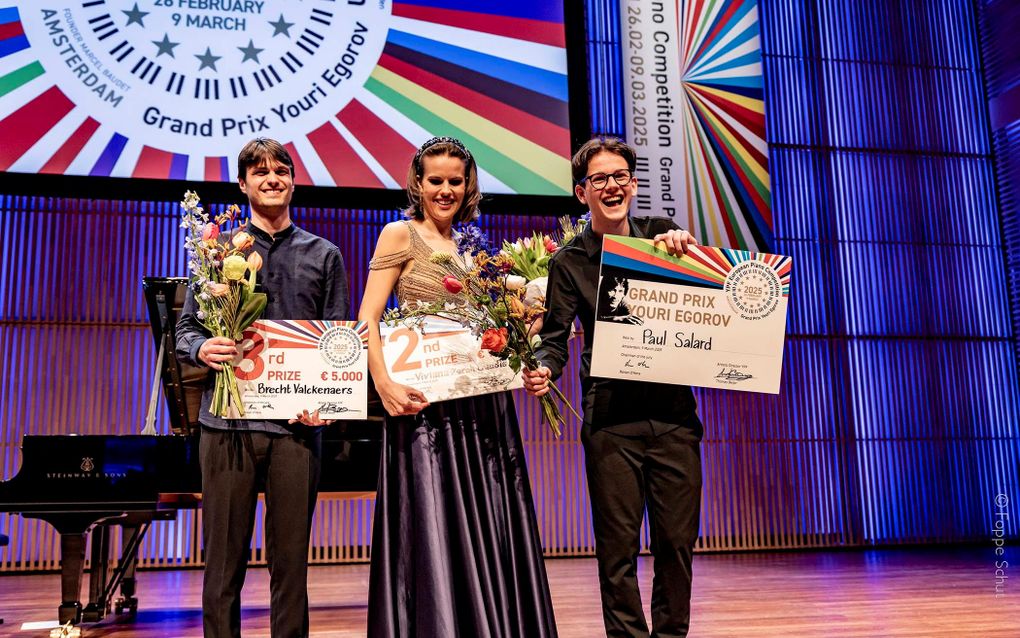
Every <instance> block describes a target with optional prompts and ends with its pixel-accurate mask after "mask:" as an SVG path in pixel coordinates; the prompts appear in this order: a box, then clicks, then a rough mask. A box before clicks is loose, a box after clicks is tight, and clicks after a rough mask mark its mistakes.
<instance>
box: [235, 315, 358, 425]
mask: <svg viewBox="0 0 1020 638" xmlns="http://www.w3.org/2000/svg"><path fill="white" fill-rule="evenodd" d="M239 350H240V351H241V356H242V357H243V358H242V359H241V361H240V363H239V364H237V365H235V366H234V372H235V374H236V375H237V386H238V389H239V390H240V392H241V401H242V403H243V404H244V410H245V415H244V417H242V418H245V419H293V418H294V417H295V415H297V414H299V413H300V412H302V411H303V410H308V411H309V412H314V411H316V410H318V411H319V416H320V417H321V418H323V419H365V418H368V325H367V324H366V323H365V322H363V321H327V320H316V321H256V322H255V323H254V324H252V326H251V328H249V329H248V330H246V331H245V332H244V335H243V337H242V339H241V341H240V343H239Z"/></svg>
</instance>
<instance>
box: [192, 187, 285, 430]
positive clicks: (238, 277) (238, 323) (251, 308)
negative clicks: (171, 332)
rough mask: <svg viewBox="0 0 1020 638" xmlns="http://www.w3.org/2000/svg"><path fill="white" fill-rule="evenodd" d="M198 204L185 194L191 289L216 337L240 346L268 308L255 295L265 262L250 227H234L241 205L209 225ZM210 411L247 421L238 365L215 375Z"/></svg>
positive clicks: (195, 198) (199, 314) (200, 317)
mask: <svg viewBox="0 0 1020 638" xmlns="http://www.w3.org/2000/svg"><path fill="white" fill-rule="evenodd" d="M198 203H199V197H198V195H197V194H196V193H195V192H194V191H187V192H186V193H184V201H182V202H181V208H183V209H184V213H183V214H182V216H181V217H182V220H181V227H182V228H184V229H186V233H187V234H186V236H185V239H184V248H185V250H186V251H187V253H188V270H189V271H190V273H191V274H190V277H189V286H190V287H191V290H192V292H193V293H194V295H195V302H196V304H197V305H198V312H197V313H196V316H197V317H198V320H199V321H201V322H202V325H203V326H205V328H206V329H207V330H208V331H209V332H210V333H211V334H212V336H214V337H226V338H228V339H232V340H233V341H240V339H241V335H242V333H243V332H244V331H245V329H247V328H248V327H249V326H251V324H253V323H254V322H255V321H256V320H257V319H258V318H259V317H260V316H261V315H262V312H263V310H265V308H266V295H265V294H263V293H260V292H255V278H256V273H257V272H258V271H259V269H260V268H262V257H261V256H260V255H259V254H258V253H256V252H255V251H253V250H251V248H252V246H253V245H254V244H255V238H254V237H252V236H251V235H250V234H249V233H247V232H245V230H244V228H245V226H246V222H242V223H239V224H234V222H235V221H236V219H237V216H238V214H239V213H240V209H239V208H238V207H237V206H230V207H229V208H228V209H227V210H226V211H225V212H224V213H222V214H220V215H217V216H216V217H215V218H214V219H213V220H212V221H210V219H209V215H208V214H206V213H205V211H203V210H202V207H201V206H199V205H198ZM232 225H233V228H231V226H232ZM228 237H229V240H228V241H224V240H226V239H227V238H228ZM209 410H210V412H212V413H213V414H214V415H216V416H218V417H233V416H242V417H243V416H244V405H243V404H242V403H241V395H240V392H239V391H238V388H237V377H235V376H234V367H233V365H230V364H228V365H224V366H223V368H222V369H221V370H218V371H217V372H216V387H215V390H214V393H213V399H212V405H211V406H210V408H209Z"/></svg>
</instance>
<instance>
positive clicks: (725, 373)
mask: <svg viewBox="0 0 1020 638" xmlns="http://www.w3.org/2000/svg"><path fill="white" fill-rule="evenodd" d="M715 378H716V379H719V380H720V381H747V380H748V379H752V378H754V377H753V375H750V374H747V373H746V372H740V371H739V370H737V369H736V368H730V369H729V370H727V369H726V368H723V369H722V370H720V371H719V374H717V375H715Z"/></svg>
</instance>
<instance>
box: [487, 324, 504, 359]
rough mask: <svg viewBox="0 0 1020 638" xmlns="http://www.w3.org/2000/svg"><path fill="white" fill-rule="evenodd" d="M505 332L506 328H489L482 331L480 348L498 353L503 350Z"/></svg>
mask: <svg viewBox="0 0 1020 638" xmlns="http://www.w3.org/2000/svg"><path fill="white" fill-rule="evenodd" d="M506 342H507V332H506V328H500V329H499V330H497V329H496V328H489V329H488V330H486V331H485V332H483V333H482V349H483V350H488V351H489V352H495V353H500V352H503V348H505V347H506Z"/></svg>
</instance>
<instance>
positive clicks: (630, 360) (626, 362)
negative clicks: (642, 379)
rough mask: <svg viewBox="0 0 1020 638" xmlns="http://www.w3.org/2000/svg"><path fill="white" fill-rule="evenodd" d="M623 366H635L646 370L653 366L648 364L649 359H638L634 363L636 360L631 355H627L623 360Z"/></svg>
mask: <svg viewBox="0 0 1020 638" xmlns="http://www.w3.org/2000/svg"><path fill="white" fill-rule="evenodd" d="M623 367H624V368H635V367H636V368H645V369H646V370H650V369H651V366H649V365H648V362H647V361H643V360H638V362H637V363H634V360H633V358H631V357H627V358H626V359H624V360H623Z"/></svg>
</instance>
